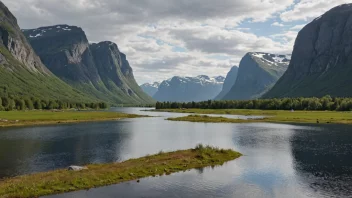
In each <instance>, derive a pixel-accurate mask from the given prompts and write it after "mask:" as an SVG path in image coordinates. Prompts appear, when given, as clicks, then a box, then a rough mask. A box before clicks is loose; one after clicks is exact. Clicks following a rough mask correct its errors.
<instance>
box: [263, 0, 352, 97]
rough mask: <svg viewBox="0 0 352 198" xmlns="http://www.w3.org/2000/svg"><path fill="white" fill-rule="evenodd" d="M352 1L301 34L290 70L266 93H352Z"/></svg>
mask: <svg viewBox="0 0 352 198" xmlns="http://www.w3.org/2000/svg"><path fill="white" fill-rule="evenodd" d="M351 35H352V4H345V5H341V6H338V7H335V8H333V9H331V10H330V11H328V12H327V13H325V14H324V15H322V16H321V17H318V18H317V19H315V20H314V21H312V22H311V23H309V24H308V25H307V26H305V27H304V28H303V29H302V30H301V31H300V32H299V34H298V36H297V39H296V42H295V46H294V50H293V54H292V60H291V63H290V65H289V67H288V70H287V72H286V73H285V74H284V75H283V76H282V78H281V79H280V80H279V81H278V82H277V84H276V85H275V86H274V87H273V88H272V90H270V91H269V92H268V93H267V94H265V95H264V97H266V98H274V97H300V96H303V97H310V96H316V97H320V96H324V95H331V96H342V97H345V96H348V97H351V96H352V89H351V84H352V78H351V75H352V37H351Z"/></svg>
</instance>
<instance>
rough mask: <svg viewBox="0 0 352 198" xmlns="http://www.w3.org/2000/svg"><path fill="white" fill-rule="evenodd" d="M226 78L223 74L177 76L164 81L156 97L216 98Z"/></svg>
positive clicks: (166, 99)
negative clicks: (212, 75)
mask: <svg viewBox="0 0 352 198" xmlns="http://www.w3.org/2000/svg"><path fill="white" fill-rule="evenodd" d="M224 81H225V78H224V77H223V76H216V77H209V76H206V75H200V76H197V77H180V76H175V77H173V78H170V79H168V80H165V81H163V82H162V83H161V84H160V86H159V90H158V92H156V93H155V95H154V97H153V98H154V99H156V100H158V101H177V102H191V101H204V100H209V99H214V98H215V97H216V96H217V95H218V94H219V93H220V92H221V89H222V86H223V84H224Z"/></svg>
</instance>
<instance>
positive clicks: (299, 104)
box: [156, 96, 352, 111]
mask: <svg viewBox="0 0 352 198" xmlns="http://www.w3.org/2000/svg"><path fill="white" fill-rule="evenodd" d="M179 108H188V109H190V108H196V109H261V110H310V111H326V110H329V111H351V110H352V98H339V97H331V96H324V97H322V98H316V97H312V98H274V99H256V100H224V101H215V100H208V101H202V102H183V103H182V102H157V103H156V109H179Z"/></svg>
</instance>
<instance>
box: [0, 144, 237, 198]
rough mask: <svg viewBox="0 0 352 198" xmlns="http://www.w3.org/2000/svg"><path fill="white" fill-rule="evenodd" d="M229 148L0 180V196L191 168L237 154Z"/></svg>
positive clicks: (86, 186)
mask: <svg viewBox="0 0 352 198" xmlns="http://www.w3.org/2000/svg"><path fill="white" fill-rule="evenodd" d="M240 156H241V154H240V153H238V152H235V151H233V150H225V149H219V148H214V147H210V146H203V145H202V144H200V145H198V146H197V147H196V148H194V149H189V150H179V151H175V152H169V153H164V152H161V153H159V154H156V155H151V156H146V157H142V158H138V159H130V160H127V161H125V162H121V163H111V164H94V165H88V166H87V168H88V169H87V170H82V171H79V172H72V171H67V170H65V169H61V170H55V171H50V172H45V173H38V174H33V175H25V176H19V177H15V178H9V179H5V180H3V181H0V197H4V198H11V197H17V198H26V197H39V196H44V195H52V194H59V193H65V192H70V191H77V190H83V189H90V188H95V187H100V186H106V185H112V184H117V183H121V182H125V181H131V180H137V179H139V178H144V177H149V176H158V175H160V176H161V175H164V174H166V175H169V174H171V173H175V172H180V171H186V170H190V169H194V168H202V167H208V166H217V165H222V164H224V163H225V162H228V161H231V160H234V159H236V158H238V157H240Z"/></svg>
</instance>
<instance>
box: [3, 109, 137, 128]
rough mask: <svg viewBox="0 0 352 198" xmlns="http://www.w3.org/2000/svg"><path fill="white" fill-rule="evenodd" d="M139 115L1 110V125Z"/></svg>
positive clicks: (102, 119) (72, 121)
mask: <svg viewBox="0 0 352 198" xmlns="http://www.w3.org/2000/svg"><path fill="white" fill-rule="evenodd" d="M137 117H142V116H140V115H134V114H125V113H117V112H104V111H41V110H32V111H0V127H9V126H26V125H45V124H62V123H75V122H91V121H104V120H114V119H122V118H137ZM5 120H6V121H5Z"/></svg>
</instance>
